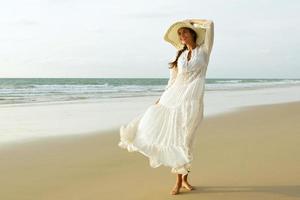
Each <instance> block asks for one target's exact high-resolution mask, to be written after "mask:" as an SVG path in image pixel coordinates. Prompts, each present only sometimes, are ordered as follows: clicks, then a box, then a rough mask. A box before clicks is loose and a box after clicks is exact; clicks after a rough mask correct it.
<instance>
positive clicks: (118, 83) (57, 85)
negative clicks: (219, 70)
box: [0, 78, 300, 105]
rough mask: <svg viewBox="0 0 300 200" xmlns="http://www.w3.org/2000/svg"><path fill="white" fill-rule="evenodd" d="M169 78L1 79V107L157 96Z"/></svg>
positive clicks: (248, 84)
mask: <svg viewBox="0 0 300 200" xmlns="http://www.w3.org/2000/svg"><path fill="white" fill-rule="evenodd" d="M167 82H168V78H0V105H4V104H28V103H31V104H32V103H43V102H71V101H72V102H76V101H83V100H86V101H97V100H101V99H109V98H124V97H138V96H154V95H155V96H156V95H159V94H161V93H162V92H163V91H164V89H165V87H166V84H167ZM290 85H300V79H209V78H207V79H206V85H205V90H207V91H214V90H244V89H256V88H267V87H281V86H282V87H284V86H290Z"/></svg>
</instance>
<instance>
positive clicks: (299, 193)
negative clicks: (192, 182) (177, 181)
mask: <svg viewBox="0 0 300 200" xmlns="http://www.w3.org/2000/svg"><path fill="white" fill-rule="evenodd" d="M193 187H194V188H195V189H194V190H192V191H188V192H181V194H184V195H188V194H189V195H193V194H209V193H224V194H225V193H237V192H245V193H251V192H255V193H259V192H262V193H272V194H273V195H274V194H278V195H281V196H282V195H286V196H289V197H300V185H282V186H280V185H279V186H278V185H274V186H193Z"/></svg>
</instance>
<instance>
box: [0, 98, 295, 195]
mask: <svg viewBox="0 0 300 200" xmlns="http://www.w3.org/2000/svg"><path fill="white" fill-rule="evenodd" d="M299 119H300V102H292V103H281V104H273V105H260V106H249V107H245V108H243V109H241V110H239V111H235V112H229V113H224V114H220V115H216V116H210V117H205V116H204V121H203V123H202V129H201V132H199V133H198V135H197V137H196V139H197V141H196V149H195V151H194V157H195V158H194V161H193V166H192V168H191V173H190V175H189V177H188V179H189V181H190V183H191V184H192V185H193V186H194V187H195V190H193V191H187V190H185V189H183V188H182V189H181V193H180V194H179V195H175V196H174V195H170V194H169V192H170V191H171V189H172V187H173V186H174V184H175V180H176V177H175V175H174V174H172V173H171V172H170V168H169V167H164V166H161V167H159V168H155V169H154V168H151V167H150V166H149V161H148V158H147V157H145V156H144V155H142V154H140V153H138V152H128V151H127V150H125V149H121V148H120V147H118V145H117V144H118V142H119V131H118V130H110V131H106V132H105V133H99V132H95V133H91V134H86V135H72V136H57V137H50V138H47V139H46V138H44V139H38V140H36V141H32V142H26V143H21V144H17V145H8V146H3V147H1V148H0V162H1V164H0V172H1V178H0V190H1V191H0V199H1V200H2V199H3V200H52V199H53V200H60V199H61V200H77V199H78V200H79V199H80V200H83V199H84V200H94V199H101V200H102V199H103V200H109V199H118V200H119V199H122V200H127V199H128V200H135V199H137V200H142V199H143V200H144V199H145V200H146V199H149V200H150V199H151V200H153V199H156V200H160V199H164V200H165V199H173V198H178V199H195V200H196V199H197V200H198V199H202V200H205V199H220V200H221V199H222V200H235V199H236V200H248V199H249V200H250V199H251V200H252V199H255V200H257V199H263V200H269V199H270V200H274V199H300V156H299V153H300V123H299Z"/></svg>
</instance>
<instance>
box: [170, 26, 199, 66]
mask: <svg viewBox="0 0 300 200" xmlns="http://www.w3.org/2000/svg"><path fill="white" fill-rule="evenodd" d="M184 28H186V29H188V30H189V31H190V33H191V34H192V37H193V39H194V42H196V41H197V33H196V32H195V31H194V30H193V29H191V28H188V27H184ZM186 49H187V46H186V44H185V45H184V47H183V48H182V49H180V50H178V51H177V55H176V58H175V60H174V61H172V62H169V63H168V64H169V65H170V67H169V69H172V68H173V67H175V68H177V61H178V58H179V56H180V55H181V54H182V52H184V51H185V50H186Z"/></svg>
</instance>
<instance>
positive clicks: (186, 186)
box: [182, 181, 194, 190]
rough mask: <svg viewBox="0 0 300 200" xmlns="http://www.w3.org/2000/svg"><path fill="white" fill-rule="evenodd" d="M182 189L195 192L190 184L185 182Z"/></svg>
mask: <svg viewBox="0 0 300 200" xmlns="http://www.w3.org/2000/svg"><path fill="white" fill-rule="evenodd" d="M182 187H184V188H186V189H188V190H193V189H194V188H193V187H192V186H191V185H190V184H189V183H188V182H185V181H182Z"/></svg>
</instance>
